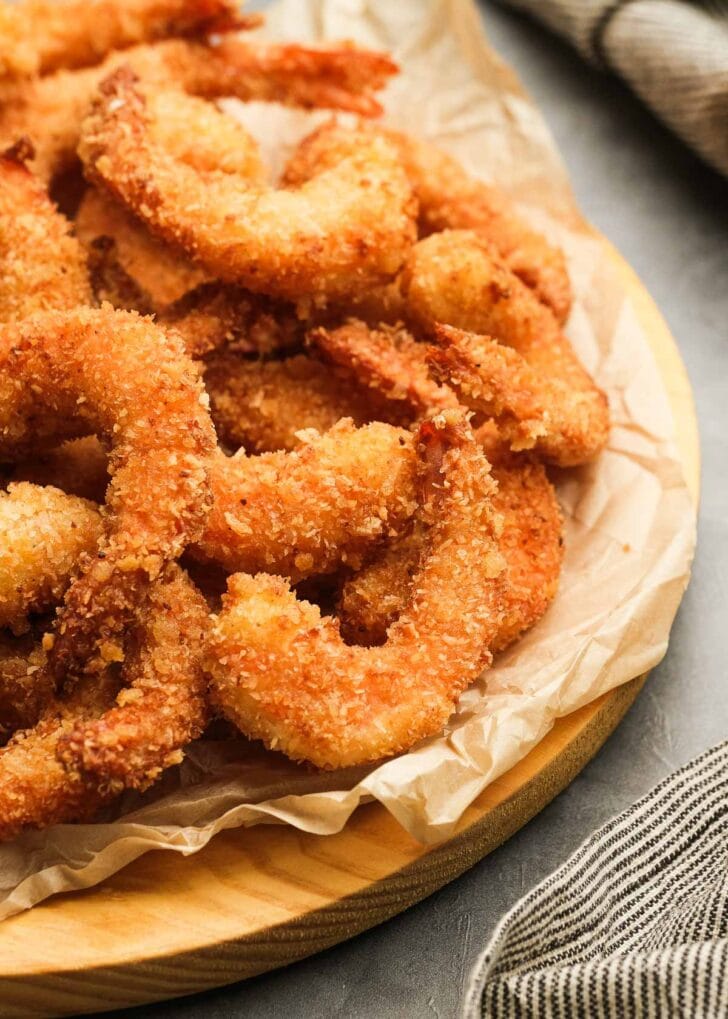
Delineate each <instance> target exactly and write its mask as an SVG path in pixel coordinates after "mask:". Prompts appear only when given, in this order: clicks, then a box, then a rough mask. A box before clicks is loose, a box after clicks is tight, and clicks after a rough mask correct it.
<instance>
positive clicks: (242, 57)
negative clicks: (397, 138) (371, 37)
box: [0, 35, 397, 180]
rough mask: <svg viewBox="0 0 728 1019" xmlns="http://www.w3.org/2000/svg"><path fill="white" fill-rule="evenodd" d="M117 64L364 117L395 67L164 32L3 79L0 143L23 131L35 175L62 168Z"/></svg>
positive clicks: (180, 81) (204, 87)
mask: <svg viewBox="0 0 728 1019" xmlns="http://www.w3.org/2000/svg"><path fill="white" fill-rule="evenodd" d="M121 66H128V67H130V68H131V69H132V70H133V71H134V73H135V74H137V75H138V76H139V77H140V78H141V79H142V80H143V81H144V82H145V85H146V86H147V87H148V88H149V89H150V90H156V89H169V88H179V89H182V90H183V91H185V92H187V93H189V94H191V95H198V96H200V97H202V98H204V99H216V98H220V97H223V96H234V97H236V98H238V99H242V100H245V101H248V100H253V99H256V100H262V101H265V102H277V103H285V104H286V105H288V106H299V107H303V108H306V109H314V108H319V107H321V108H328V109H341V110H349V111H351V112H353V113H358V114H360V115H361V116H364V117H372V116H377V115H378V114H379V113H381V106H380V105H379V103H378V102H377V101H376V99H375V98H374V92H376V91H377V90H378V89H380V88H382V86H383V85H385V84H386V82H387V80H388V79H389V77H391V75H392V74H394V73H396V71H397V66H396V64H394V63H393V62H392V60H391V59H390V58H389V57H388V56H386V55H385V54H381V53H374V52H371V51H370V50H361V49H357V48H356V47H354V46H351V45H348V44H346V43H339V44H335V43H332V44H329V45H327V46H325V47H322V48H320V49H312V48H309V47H305V46H298V45H295V44H287V45H281V44H277V43H263V42H250V41H248V40H246V39H244V38H241V37H239V36H237V35H228V36H223V37H222V38H221V39H216V40H214V41H210V42H209V43H205V42H200V41H193V40H188V39H168V40H165V41H163V42H159V43H155V44H149V45H140V46H135V47H133V48H132V49H129V50H124V51H123V52H121V53H111V54H109V56H108V57H107V58H106V60H105V61H104V62H103V63H102V64H100V65H99V66H98V67H93V68H88V69H84V70H79V71H58V72H57V73H56V74H53V75H49V76H48V77H45V78H38V79H33V80H32V81H29V82H20V83H18V84H16V85H10V86H6V87H5V88H4V89H3V90H2V92H1V93H0V100H2V101H0V146H7V145H12V144H13V143H14V142H15V141H17V139H18V138H21V137H23V136H27V137H28V138H30V139H31V140H32V141H33V143H34V146H35V149H36V159H35V163H34V167H35V170H36V172H37V173H38V175H39V176H40V177H42V178H43V179H44V180H48V179H50V178H51V177H52V176H53V175H54V174H56V173H59V172H60V171H62V170H64V169H66V168H67V167H68V166H70V165H72V164H73V162H74V160H75V157H76V149H77V147H78V141H79V135H80V131H81V123H82V121H83V118H84V117H85V116H86V114H87V112H88V109H89V105H90V103H91V100H92V98H93V96H94V94H95V92H96V90H97V88H98V86H99V83H100V82H102V81H103V80H104V79H105V78H107V77H108V75H109V74H110V73H111V72H112V71H114V70H116V69H117V68H119V67H121Z"/></svg>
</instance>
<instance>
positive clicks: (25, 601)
mask: <svg viewBox="0 0 728 1019" xmlns="http://www.w3.org/2000/svg"><path fill="white" fill-rule="evenodd" d="M103 535H104V524H103V521H102V519H101V515H100V514H99V511H98V507H97V506H95V505H94V504H93V503H90V502H87V501H86V500H85V499H79V498H77V497H76V496H69V495H66V494H65V493H64V492H61V491H60V490H59V489H57V488H51V487H43V486H40V485H31V484H27V483H22V482H21V483H19V484H11V485H10V486H9V487H8V490H7V491H6V492H0V627H2V626H8V627H10V628H11V629H12V630H13V631H14V632H16V633H22V632H24V631H25V630H27V628H28V616H29V614H30V613H32V612H40V611H42V610H44V609H49V608H52V607H53V606H54V605H56V604H57V603H58V602H60V601H61V599H62V598H63V595H64V594H65V592H66V589H67V588H68V585H69V583H70V581H71V577H72V576H73V572H74V570H75V568H76V565H77V563H78V562H79V560H80V558H81V556H82V555H86V556H91V555H93V553H94V552H95V551H96V548H97V546H98V544H99V542H100V541H101V539H102V537H103Z"/></svg>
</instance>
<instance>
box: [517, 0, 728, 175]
mask: <svg viewBox="0 0 728 1019" xmlns="http://www.w3.org/2000/svg"><path fill="white" fill-rule="evenodd" d="M502 2H503V3H505V4H506V5H507V6H510V7H516V8H518V9H520V10H523V11H528V13H529V14H532V15H533V16H534V17H537V18H539V19H540V20H541V21H543V22H544V23H545V24H547V25H548V26H549V27H550V28H552V29H553V30H554V31H556V32H558V33H559V34H560V35H563V36H564V37H565V38H567V39H568V40H569V41H570V42H571V43H573V45H574V46H575V47H576V48H577V49H578V50H579V52H580V53H581V54H582V56H584V57H586V59H587V60H590V61H591V62H592V63H594V64H597V65H600V66H602V67H608V68H610V69H611V70H613V71H614V72H615V73H616V74H618V75H620V77H622V78H623V79H624V80H625V81H626V82H627V84H628V85H630V86H631V88H632V89H633V90H634V91H635V92H636V93H637V95H639V96H640V97H641V98H642V99H643V100H644V102H646V103H647V105H648V106H650V107H651V108H652V110H653V111H654V112H655V113H657V115H658V116H659V117H661V118H662V120H664V121H665V123H666V124H668V125H669V126H670V127H671V128H672V129H673V131H675V132H676V133H677V134H679V135H680V137H681V138H682V139H683V140H684V141H686V142H687V143H688V144H689V145H691V146H692V147H693V148H694V149H695V150H696V151H697V152H699V153H700V154H701V156H702V157H703V158H704V159H705V160H707V162H709V163H711V164H712V165H713V166H714V167H715V168H716V169H718V170H720V171H721V172H722V173H724V174H726V175H728V0H712V2H711V0H707V2H704V3H702V4H700V3H690V2H689V0H621V2H620V0H502Z"/></svg>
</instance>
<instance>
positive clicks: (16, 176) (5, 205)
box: [0, 145, 91, 322]
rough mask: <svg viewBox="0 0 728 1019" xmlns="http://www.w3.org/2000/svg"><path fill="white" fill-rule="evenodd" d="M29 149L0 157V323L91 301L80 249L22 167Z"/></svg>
mask: <svg viewBox="0 0 728 1019" xmlns="http://www.w3.org/2000/svg"><path fill="white" fill-rule="evenodd" d="M30 156H31V149H30V148H28V147H26V146H23V145H20V146H16V147H15V149H11V150H9V151H8V152H6V153H5V154H4V155H1V156H0V322H14V321H17V320H19V319H21V318H24V317H25V316H26V315H30V314H33V312H36V311H46V310H53V309H57V310H59V311H60V310H63V309H70V308H74V307H76V305H78V304H88V303H89V302H90V300H91V289H90V287H89V282H88V276H87V273H86V259H85V256H84V253H83V249H82V248H81V246H80V244H79V243H78V241H77V240H76V238H75V237H73V236H72V235H71V230H70V224H69V223H68V221H67V220H66V219H65V217H64V216H62V215H61V214H60V212H58V210H57V209H56V207H55V206H54V205H53V203H52V202H51V200H50V198H49V197H48V193H47V191H46V190H45V188H44V187H43V186H42V184H40V182H39V181H38V180H37V179H36V177H35V176H34V175H33V173H32V172H31V171H30V170H29V169H28V167H27V166H26V162H25V160H26V159H27V158H29V157H30Z"/></svg>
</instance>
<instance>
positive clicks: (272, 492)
mask: <svg viewBox="0 0 728 1019" xmlns="http://www.w3.org/2000/svg"><path fill="white" fill-rule="evenodd" d="M303 439H304V440H305V441H303V442H302V443H301V445H300V446H299V447H298V448H297V449H295V450H294V451H293V452H290V453H283V452H278V453H262V454H261V455H260V456H253V457H248V456H245V455H244V454H237V455H236V456H233V457H226V456H224V455H223V454H222V453H220V454H219V455H218V456H217V457H214V458H213V460H212V466H211V469H210V482H211V485H212V491H213V507H212V511H211V513H210V516H209V517H208V519H207V525H206V528H205V533H204V536H203V538H202V540H201V541H200V542H199V544H197V545H195V546H193V547H192V548H191V549H190V552H191V553H192V554H194V556H195V557H196V558H200V559H202V560H204V561H208V562H210V561H211V562H216V563H219V564H220V565H221V566H223V567H224V568H225V569H226V570H228V571H229V572H233V571H235V570H245V571H246V572H249V573H256V572H258V571H266V572H269V573H280V574H283V575H285V576H287V577H290V578H292V579H293V580H294V581H295V580H299V579H301V578H302V577H306V576H310V575H312V574H315V573H327V572H330V571H332V570H335V569H336V568H337V567H338V566H340V565H341V564H342V563H350V564H352V565H353V566H356V565H357V564H361V562H362V558H363V556H364V554H365V553H366V552H368V551H369V550H370V549H372V548H373V547H375V546H376V545H377V544H378V543H380V542H381V541H383V540H385V539H386V538H387V537H392V536H393V535H395V534H397V533H398V532H399V531H400V530H401V529H402V528H403V527H404V525H405V524H406V521H407V520H408V519H409V518H410V517H411V516H412V514H413V513H414V511H415V508H416V505H417V491H416V489H417V476H416V475H417V458H416V454H415V450H414V446H413V438H412V435H411V434H410V433H409V432H406V431H404V429H401V428H394V427H392V426H391V425H386V424H382V423H380V422H374V423H372V424H369V425H365V426H364V427H363V428H359V429H357V428H355V427H354V425H353V423H352V422H351V420H347V419H346V418H345V419H343V420H342V421H340V422H339V423H338V424H337V425H335V426H334V428H332V429H331V430H330V431H328V432H326V433H325V434H324V435H319V434H318V433H316V432H312V433H310V434H309V435H308V436H303Z"/></svg>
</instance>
